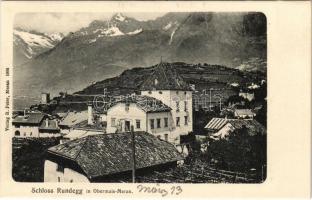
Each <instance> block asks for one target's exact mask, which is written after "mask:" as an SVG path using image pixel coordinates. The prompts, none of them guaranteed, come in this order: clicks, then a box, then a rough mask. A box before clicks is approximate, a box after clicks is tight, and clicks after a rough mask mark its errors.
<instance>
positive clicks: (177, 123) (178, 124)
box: [176, 117, 180, 126]
mask: <svg viewBox="0 0 312 200" xmlns="http://www.w3.org/2000/svg"><path fill="white" fill-rule="evenodd" d="M176 125H177V126H180V117H177V118H176Z"/></svg>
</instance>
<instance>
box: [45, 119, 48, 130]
mask: <svg viewBox="0 0 312 200" xmlns="http://www.w3.org/2000/svg"><path fill="white" fill-rule="evenodd" d="M45 127H46V128H48V127H49V119H48V118H46V120H45Z"/></svg>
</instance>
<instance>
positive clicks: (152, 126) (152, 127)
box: [150, 119, 154, 129]
mask: <svg viewBox="0 0 312 200" xmlns="http://www.w3.org/2000/svg"><path fill="white" fill-rule="evenodd" d="M150 124H151V129H154V119H150Z"/></svg>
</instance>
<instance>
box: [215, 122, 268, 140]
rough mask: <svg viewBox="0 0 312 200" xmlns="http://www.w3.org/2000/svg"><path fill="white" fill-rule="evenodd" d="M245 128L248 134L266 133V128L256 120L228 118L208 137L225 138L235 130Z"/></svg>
mask: <svg viewBox="0 0 312 200" xmlns="http://www.w3.org/2000/svg"><path fill="white" fill-rule="evenodd" d="M243 128H245V129H246V131H247V134H248V135H249V136H255V135H266V129H265V127H264V126H263V125H261V124H260V123H259V122H257V121H256V120H243V119H234V120H229V121H227V123H226V124H225V125H224V126H223V127H222V128H220V129H219V130H218V131H217V132H215V133H214V134H212V135H211V136H210V138H212V139H214V140H219V139H226V138H227V137H228V136H229V135H230V134H231V133H233V132H234V131H235V130H238V131H240V130H241V129H243Z"/></svg>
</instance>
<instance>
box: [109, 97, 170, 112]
mask: <svg viewBox="0 0 312 200" xmlns="http://www.w3.org/2000/svg"><path fill="white" fill-rule="evenodd" d="M118 103H135V104H136V105H137V106H138V107H139V108H141V109H142V110H143V111H144V112H147V113H150V112H169V111H170V110H171V108H170V107H169V106H167V105H166V104H164V103H163V102H162V101H160V100H158V99H156V98H153V97H149V96H145V95H135V96H132V97H129V98H128V99H122V100H120V101H117V102H115V103H114V104H112V105H111V106H110V108H112V107H113V106H114V105H116V104H118Z"/></svg>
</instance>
